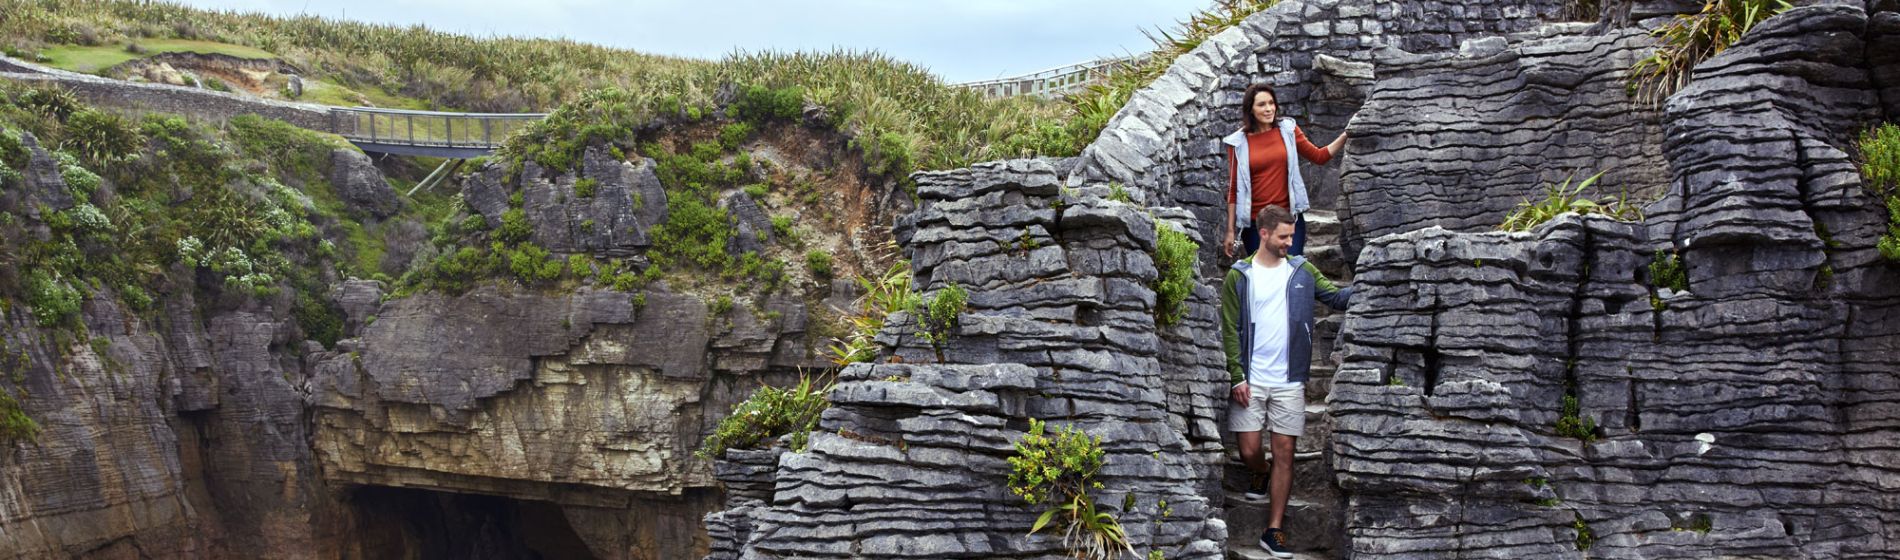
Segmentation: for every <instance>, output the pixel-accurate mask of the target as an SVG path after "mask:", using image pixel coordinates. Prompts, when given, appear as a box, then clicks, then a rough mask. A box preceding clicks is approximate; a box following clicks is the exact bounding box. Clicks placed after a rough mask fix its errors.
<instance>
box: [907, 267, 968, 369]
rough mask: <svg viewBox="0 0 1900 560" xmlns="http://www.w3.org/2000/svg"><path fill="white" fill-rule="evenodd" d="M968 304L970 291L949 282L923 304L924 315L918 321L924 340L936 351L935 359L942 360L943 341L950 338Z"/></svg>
mask: <svg viewBox="0 0 1900 560" xmlns="http://www.w3.org/2000/svg"><path fill="white" fill-rule="evenodd" d="M969 306H970V292H968V291H966V290H964V289H963V286H958V285H956V284H951V285H950V286H949V287H946V288H944V289H941V290H937V294H936V295H935V296H932V297H931V298H930V303H929V304H928V305H925V306H924V316H923V317H921V318H920V319H921V320H920V321H919V323H921V326H922V327H923V333H921V334H922V335H923V337H924V340H925V341H927V342H929V343H930V347H931V348H933V349H935V350H936V351H937V361H939V362H941V361H943V343H944V342H947V341H949V340H950V332H951V330H952V329H955V328H956V326H957V324H958V323H959V319H958V318H959V317H961V316H962V315H963V312H964V311H965V310H966V309H968V308H969Z"/></svg>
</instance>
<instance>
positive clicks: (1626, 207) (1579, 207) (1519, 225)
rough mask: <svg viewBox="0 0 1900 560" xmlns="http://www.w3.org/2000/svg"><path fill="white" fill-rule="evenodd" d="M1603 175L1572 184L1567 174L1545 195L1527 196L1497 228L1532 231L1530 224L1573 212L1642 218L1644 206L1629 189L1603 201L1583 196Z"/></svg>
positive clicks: (1620, 217)
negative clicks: (1562, 180) (1533, 197)
mask: <svg viewBox="0 0 1900 560" xmlns="http://www.w3.org/2000/svg"><path fill="white" fill-rule="evenodd" d="M1602 177H1603V173H1602V172H1598V173H1597V174H1595V175H1591V176H1590V178H1588V179H1584V180H1583V182H1581V183H1577V185H1576V186H1575V187H1572V186H1570V183H1571V181H1572V180H1574V179H1575V177H1570V178H1566V179H1564V182H1563V183H1562V184H1559V185H1550V186H1546V187H1545V188H1544V198H1542V199H1540V200H1537V201H1532V200H1531V199H1530V198H1529V197H1525V198H1524V201H1523V202H1519V203H1518V204H1517V208H1516V209H1513V210H1511V213H1510V214H1507V215H1505V217H1504V223H1502V224H1498V229H1501V230H1504V231H1530V230H1531V228H1535V227H1537V226H1539V225H1542V224H1543V223H1544V222H1548V221H1551V220H1553V219H1556V218H1557V216H1561V215H1563V214H1566V213H1570V212H1575V213H1578V214H1602V215H1604V216H1609V217H1610V218H1611V219H1615V220H1621V221H1626V222H1630V221H1642V219H1643V210H1642V208H1640V207H1638V206H1637V205H1636V204H1635V203H1634V202H1632V201H1631V200H1630V199H1629V193H1628V192H1625V193H1623V195H1622V196H1619V197H1616V198H1604V199H1603V200H1602V201H1601V202H1599V201H1596V200H1591V199H1589V198H1586V197H1584V196H1583V191H1584V190H1585V189H1588V188H1590V187H1591V186H1592V185H1595V184H1596V182H1597V179H1599V178H1602Z"/></svg>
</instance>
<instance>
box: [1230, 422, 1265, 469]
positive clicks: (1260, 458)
mask: <svg viewBox="0 0 1900 560" xmlns="http://www.w3.org/2000/svg"><path fill="white" fill-rule="evenodd" d="M1262 433H1264V432H1234V442H1235V443H1237V444H1239V445H1240V461H1241V462H1243V463H1246V464H1247V469H1248V470H1251V471H1253V472H1255V473H1261V474H1265V473H1266V472H1267V453H1266V451H1267V450H1266V449H1264V448H1262V447H1261V446H1260V434H1262Z"/></svg>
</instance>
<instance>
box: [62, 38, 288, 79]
mask: <svg viewBox="0 0 1900 560" xmlns="http://www.w3.org/2000/svg"><path fill="white" fill-rule="evenodd" d="M128 44H129V43H124V42H114V43H108V44H104V45H94V46H87V45H57V46H51V47H47V48H45V49H42V50H41V51H40V56H43V57H46V59H47V60H46V64H47V65H48V66H52V67H54V68H58V69H61V70H71V71H74V72H84V73H87V74H96V73H98V72H100V71H103V70H105V69H107V68H111V67H113V66H117V65H119V64H123V63H125V62H127V61H131V60H136V59H140V58H147V57H150V56H152V55H157V54H164V53H199V54H222V55H230V56H234V57H238V58H250V59H272V58H277V56H276V55H273V54H271V53H270V52H268V51H264V50H262V49H257V48H252V47H246V46H243V45H233V44H229V43H218V42H213V41H197V40H190V39H142V40H139V41H137V44H138V45H139V47H141V48H142V49H143V50H144V51H145V53H144V54H136V53H133V52H131V51H130V50H128V49H127V48H126V47H127V45H128Z"/></svg>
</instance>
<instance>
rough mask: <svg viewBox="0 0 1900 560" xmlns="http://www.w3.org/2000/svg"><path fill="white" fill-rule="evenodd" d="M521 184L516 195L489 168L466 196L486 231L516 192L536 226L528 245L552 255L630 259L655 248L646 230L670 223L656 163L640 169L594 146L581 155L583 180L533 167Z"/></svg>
mask: <svg viewBox="0 0 1900 560" xmlns="http://www.w3.org/2000/svg"><path fill="white" fill-rule="evenodd" d="M518 180H519V184H520V187H519V188H518V190H517V187H515V186H514V185H512V184H510V183H509V182H508V171H507V169H506V168H505V166H504V165H503V164H501V163H498V162H497V163H491V164H489V165H488V166H487V167H485V168H483V169H482V170H481V171H479V172H478V173H476V174H475V175H474V176H473V177H472V180H471V181H469V183H468V185H466V186H465V187H464V189H465V190H464V191H463V195H464V196H465V197H466V199H467V201H468V204H469V206H470V207H472V208H474V209H475V211H477V212H479V213H481V215H482V217H484V218H486V219H487V220H488V225H489V227H499V226H500V225H501V218H502V214H503V213H505V212H507V211H508V210H509V209H510V208H511V207H513V206H514V203H512V202H511V201H510V197H511V196H512V195H513V194H514V193H516V192H519V193H520V194H521V197H522V198H521V204H520V207H521V208H522V210H523V212H524V214H525V217H526V218H527V219H528V223H530V224H533V225H534V232H533V235H532V237H530V239H531V240H532V241H533V242H534V243H535V244H536V245H539V246H541V247H544V248H546V249H548V250H549V251H554V252H557V253H592V254H595V255H599V256H603V257H628V256H633V255H636V254H638V253H639V252H640V251H642V250H644V249H646V248H647V247H648V246H649V245H651V244H652V241H651V240H649V239H648V238H647V231H648V230H650V229H652V228H653V226H657V225H659V224H660V223H662V222H665V221H666V189H665V187H663V186H662V185H661V184H660V178H659V177H658V176H657V175H655V174H654V163H653V160H651V159H645V158H642V159H641V160H640V163H639V164H637V165H636V164H634V163H631V162H627V161H622V160H620V159H618V158H615V157H613V156H612V155H611V154H609V153H608V152H607V150H606V149H605V148H602V147H599V146H593V147H589V148H587V150H586V151H585V152H584V155H583V157H582V160H581V168H580V170H579V172H578V173H573V174H562V175H558V176H550V175H549V174H548V173H547V172H546V170H544V169H542V167H541V166H540V165H538V164H535V163H534V162H532V161H530V162H524V163H523V164H522V171H521V176H520V177H519V179H518ZM583 181H585V182H586V184H585V186H584V185H583Z"/></svg>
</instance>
